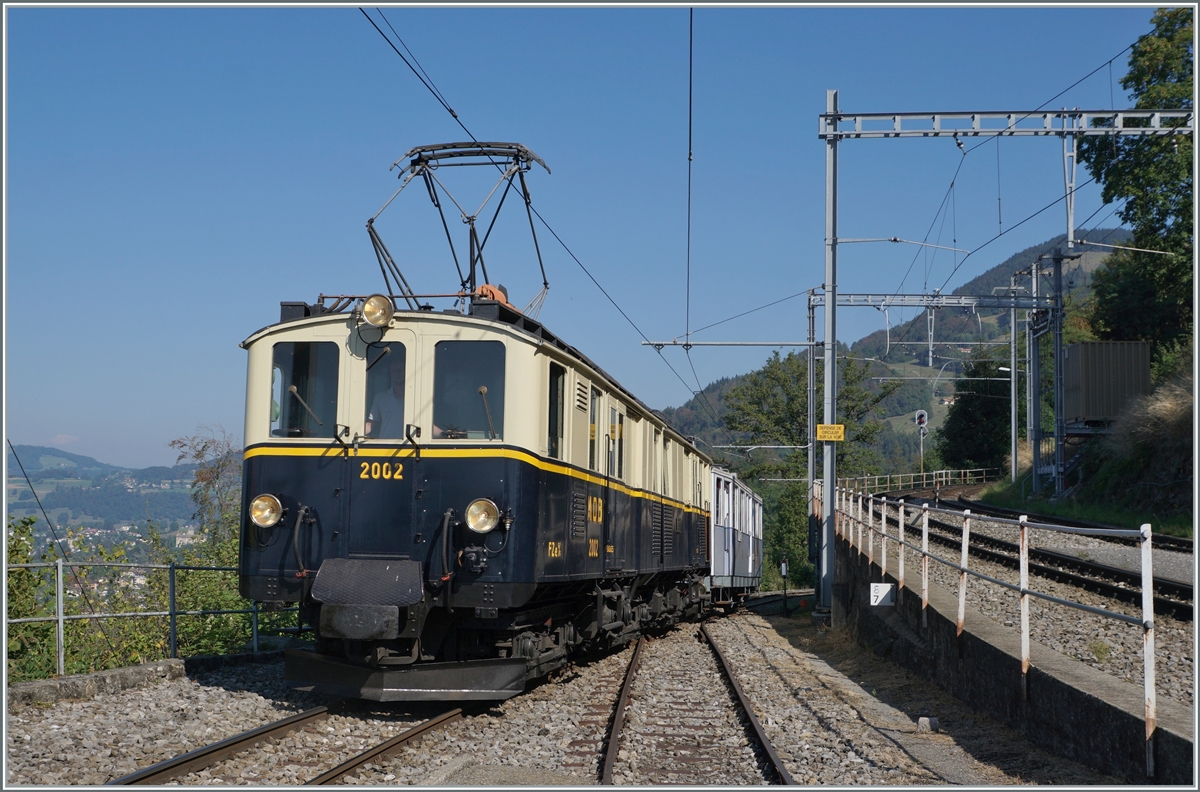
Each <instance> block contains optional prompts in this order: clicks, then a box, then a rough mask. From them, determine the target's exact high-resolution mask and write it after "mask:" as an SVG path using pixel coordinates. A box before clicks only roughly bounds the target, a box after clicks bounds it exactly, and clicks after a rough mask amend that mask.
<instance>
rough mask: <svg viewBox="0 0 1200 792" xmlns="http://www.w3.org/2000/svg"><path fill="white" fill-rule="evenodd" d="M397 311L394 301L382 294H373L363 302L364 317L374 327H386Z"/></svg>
mask: <svg viewBox="0 0 1200 792" xmlns="http://www.w3.org/2000/svg"><path fill="white" fill-rule="evenodd" d="M395 312H396V311H395V309H394V308H393V307H392V301H391V299H390V298H388V297H384V296H383V295H382V294H372V295H371V296H370V297H368V298H367V299H366V301H365V302H363V307H362V316H363V319H365V320H366V322H367V324H369V325H371V326H372V327H385V326H386V325H387V323H388V322H390V321H392V314H394V313H395Z"/></svg>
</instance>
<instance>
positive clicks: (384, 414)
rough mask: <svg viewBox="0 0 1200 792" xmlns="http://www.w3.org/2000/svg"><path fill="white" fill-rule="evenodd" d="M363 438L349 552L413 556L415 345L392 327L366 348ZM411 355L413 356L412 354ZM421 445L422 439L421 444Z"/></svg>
mask: <svg viewBox="0 0 1200 792" xmlns="http://www.w3.org/2000/svg"><path fill="white" fill-rule="evenodd" d="M365 351H366V359H365V362H363V363H362V364H361V365H362V366H363V368H364V370H365V375H366V388H365V394H364V400H363V403H362V404H361V405H360V408H361V410H362V417H363V422H362V426H363V435H364V436H365V437H360V438H359V442H358V443H357V444H356V445H357V449H352V450H351V451H350V456H349V459H350V469H349V471H348V479H349V487H348V488H349V491H350V515H349V518H348V520H347V525H346V532H347V537H346V548H347V552H348V554H349V555H350V556H351V557H356V558H372V557H373V558H401V557H405V558H406V557H411V556H412V554H413V552H414V546H413V535H412V508H413V482H414V481H416V480H417V478H418V475H417V473H418V471H417V469H416V468H417V466H418V463H417V461H416V456H415V453H414V448H413V446H412V444H411V443H410V442H409V440H408V439H407V437H406V434H407V427H408V425H409V424H411V423H414V421H413V420H412V416H413V408H414V407H415V405H416V399H415V394H416V393H417V392H418V391H417V388H416V386H417V383H416V382H415V380H416V376H417V374H416V369H417V366H415V365H413V361H412V360H411V359H410V358H415V357H416V354H415V352H416V345H415V343H414V338H413V334H412V333H411V332H410V331H405V330H397V329H391V330H389V331H388V332H387V334H386V336H385V338H384V340H383V341H381V342H378V343H374V344H370V345H368V346H367V348H366V350H365ZM410 351H411V352H412V353H413V354H411V355H410ZM417 442H418V443H420V440H419V439H418V440H417Z"/></svg>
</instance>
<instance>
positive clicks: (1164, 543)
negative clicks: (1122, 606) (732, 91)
mask: <svg viewBox="0 0 1200 792" xmlns="http://www.w3.org/2000/svg"><path fill="white" fill-rule="evenodd" d="M957 501H958V503H959V504H960V505H961V506H962V507H963V508H966V509H970V510H971V513H972V514H992V515H995V516H997V517H1005V518H1007V519H1010V520H1015V519H1017V518H1019V517H1020V516H1021V514H1022V512H1017V511H1016V510H1014V509H1005V508H1002V507H1000V506H993V505H991V504H990V503H983V502H981V501H976V500H970V499H968V498H964V497H961V496H959V497H958V498H957ZM1026 514H1027V513H1026ZM1027 516H1028V517H1029V519H1031V520H1034V521H1036V522H1041V523H1046V524H1048V525H1066V526H1070V527H1074V528H1100V529H1113V528H1119V526H1116V525H1105V524H1103V523H1094V522H1088V521H1087V520H1072V519H1068V518H1066V517H1055V516H1052V515H1045V514H1027ZM1097 538H1101V539H1103V540H1104V541H1106V542H1112V543H1114V544H1122V545H1128V546H1131V547H1132V546H1136V545H1137V541H1136V540H1134V539H1130V538H1126V537H1097ZM1150 543H1151V544H1152V545H1153V546H1154V547H1155V548H1158V549H1160V550H1174V551H1176V552H1180V553H1192V552H1194V550H1195V541H1194V540H1192V539H1188V538H1186V537H1182V536H1171V535H1170V534H1158V533H1156V534H1154V535H1153V536H1152V537H1151V539H1150Z"/></svg>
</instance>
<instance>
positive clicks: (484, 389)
mask: <svg viewBox="0 0 1200 792" xmlns="http://www.w3.org/2000/svg"><path fill="white" fill-rule="evenodd" d="M479 395H480V396H482V397H483V411H484V412H486V413H487V419H488V431H489V432H491V434H492V437H491V439H492V440H495V439H496V427H495V426H494V425H493V424H492V408H491V407H488V400H487V385H480V386H479Z"/></svg>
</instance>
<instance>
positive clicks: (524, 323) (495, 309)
mask: <svg viewBox="0 0 1200 792" xmlns="http://www.w3.org/2000/svg"><path fill="white" fill-rule="evenodd" d="M343 304H344V305H343ZM355 304H356V302H355V300H351V299H348V298H339V299H338V301H337V302H336V303H335V305H334V308H333V309H329V308H326V307H325V306H324V305H323V304H322V303H317V304H316V305H312V306H309V308H310V309H311V310H312V311H313V313H312V315H311V316H306V317H301V318H297V319H291V320H286V321H281V322H277V323H275V324H271V325H267V326H266V327H263V328H261V329H259V330H257V331H255V332H254V333H252V334H251V335H250V336H249V337H248V338H247V339H246V340H245V341H243V342H242V343H241V344H240V346H241V347H243V348H245V347H247V346H249V345H250V344H251V343H253V342H254V341H257V340H258V338H259V337H261V336H262V335H263V334H265V333H266V332H268V331H270V330H273V329H275V328H278V327H281V326H283V325H292V324H297V323H299V322H302V321H306V322H310V323H312V324H321V323H322V320H325V321H329V320H336V319H339V318H343V319H344V318H349V317H350V316H351V314H350V307H351V306H353V305H355ZM339 308H340V310H337V309H339ZM401 314H416V315H417V316H420V317H434V316H445V315H451V316H454V317H456V318H460V319H461V318H469V319H476V320H483V321H491V322H498V323H500V324H504V325H508V326H509V327H512V328H514V329H515V330H519V331H521V332H522V333H525V334H526V335H529V336H532V337H533V338H536V339H538V340H539V341H542V342H543V343H547V344H551V345H552V346H554V347H555V348H556V349H558V350H561V351H562V352H564V353H566V354H567V355H569V356H571V357H573V358H575V359H576V360H578V361H580V362H581V363H583V364H584V365H586V366H588V367H589V368H591V369H592V370H593V371H595V372H596V373H598V374H599V375H600V376H602V377H603V378H604V379H605V380H607V381H608V382H609V383H611V384H612V385H613V387H615V388H616V389H617V390H618V391H620V392H621V394H622V395H624V396H625V398H626V399H627V400H628V401H629V402H631V403H633V404H635V405H637V408H638V410H639V411H641V412H642V413H645V414H646V415H653V416H654V417H655V418H656V419H658V420H659V421H661V422H662V424H663V425H664V426H666V427H667V428H668V429H670V430H671V431H672V432H674V433H675V434H676V435H678V436H679V437H681V438H683V439H685V440H687V435H685V434H683V432H681V431H679V429H677V428H675V427H674V426H672V425H671V423H670V422H669V421H668V420H667V418H666V416H665V415H663V414H662V413H661V412H659V411H658V410H655V409H654V408H652V407H650V406H649V405H648V404H646V403H645V402H643V401H642V400H641V399H639V398H638V397H637V396H634V395H633V394H632V393H631V392H630V391H629V390H628V389H627V388H625V386H623V385H622V384H621V383H619V382H618V381H617V380H616V378H614V377H613V376H612V375H610V374H609V373H608V372H607V371H605V370H604V369H602V368H601V367H600V366H599V365H597V364H596V362H595V361H593V360H592V359H591V358H589V357H588V356H587V355H585V354H583V353H582V352H580V351H579V350H578V349H577V348H576V347H574V346H572V345H571V344H568V343H567V342H566V341H563V340H562V339H561V338H559V337H558V336H557V335H555V334H554V333H552V332H550V330H548V329H546V326H545V325H543V324H542V323H541V322H539V321H537V320H536V319H532V318H530V317H528V316H526V315H525V314H523V313H521V312H520V311H518V310H516V309H514V308H511V307H509V306H507V305H505V304H504V303H501V302H497V301H494V300H479V299H476V300H473V301H472V303H471V312H470V313H469V314H460V313H458V312H457V311H446V312H444V313H442V314H438V313H434V312H432V311H430V310H412V309H398V310H397V311H396V315H398V316H399V315H401ZM688 444H689V445H691V446H692V448H693V449H694V450H695V451H696V453H697V454H699V455H700V456H702V457H704V458H705V459H706V460H708V462H709V463H711V462H712V458H711V457H709V455H708V454H705V453H704V452H703V451H701V450H700V449H699V448H698V447H697V446H696V444H695V443H692V442H691V441H688Z"/></svg>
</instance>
